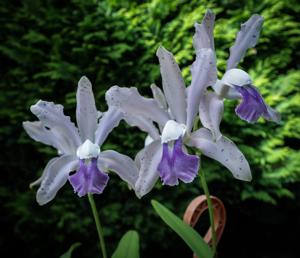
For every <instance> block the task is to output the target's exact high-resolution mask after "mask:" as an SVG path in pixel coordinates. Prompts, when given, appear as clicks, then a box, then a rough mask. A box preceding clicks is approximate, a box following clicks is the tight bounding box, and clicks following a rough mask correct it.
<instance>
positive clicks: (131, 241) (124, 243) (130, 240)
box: [112, 230, 140, 258]
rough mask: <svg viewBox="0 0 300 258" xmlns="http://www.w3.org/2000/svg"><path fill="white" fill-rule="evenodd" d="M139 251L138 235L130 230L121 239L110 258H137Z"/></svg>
mask: <svg viewBox="0 0 300 258" xmlns="http://www.w3.org/2000/svg"><path fill="white" fill-rule="evenodd" d="M139 249H140V247H139V235H138V233H137V232H136V231H134V230H130V231H128V232H127V233H126V234H125V235H124V236H123V237H122V238H121V240H120V242H119V244H118V247H117V249H116V250H115V252H114V253H113V255H112V258H139V257H140V254H139Z"/></svg>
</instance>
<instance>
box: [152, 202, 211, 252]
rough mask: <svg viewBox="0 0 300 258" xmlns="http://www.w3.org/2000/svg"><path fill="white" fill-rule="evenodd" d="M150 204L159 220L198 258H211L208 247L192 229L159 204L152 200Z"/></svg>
mask: <svg viewBox="0 0 300 258" xmlns="http://www.w3.org/2000/svg"><path fill="white" fill-rule="evenodd" d="M151 203H152V206H153V208H154V209H155V211H156V213H157V214H158V215H159V216H160V217H161V219H162V220H163V221H164V222H165V223H166V224H167V225H168V226H169V227H170V228H171V229H173V230H174V231H175V232H176V233H177V234H178V235H179V236H180V237H181V238H182V239H183V241H184V242H185V243H186V244H187V245H188V246H189V247H190V248H191V249H192V250H193V252H194V253H195V254H196V255H197V256H198V257H203V258H213V253H212V250H211V249H210V247H209V246H208V245H207V244H206V243H205V241H204V240H203V238H202V237H201V236H200V235H199V234H198V233H197V232H196V231H195V230H194V229H193V228H192V227H190V226H189V225H187V224H186V223H184V222H183V221H182V220H181V219H180V218H178V217H177V216H176V215H175V214H174V213H172V212H171V211H170V210H168V209H167V208H166V207H165V206H163V205H162V204H160V203H159V202H157V201H155V200H152V201H151Z"/></svg>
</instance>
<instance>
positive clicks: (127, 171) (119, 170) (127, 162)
mask: <svg viewBox="0 0 300 258" xmlns="http://www.w3.org/2000/svg"><path fill="white" fill-rule="evenodd" d="M98 167H99V168H101V169H103V170H104V171H113V172H115V173H116V174H117V175H118V176H119V177H121V179H122V180H124V181H125V182H127V183H128V184H129V185H130V186H131V187H132V188H134V187H135V183H136V180H137V178H138V174H139V173H138V169H137V167H136V165H135V163H134V161H133V160H132V159H131V158H129V157H128V156H126V155H123V154H120V153H118V152H116V151H112V150H108V151H103V152H101V153H100V155H99V158H98Z"/></svg>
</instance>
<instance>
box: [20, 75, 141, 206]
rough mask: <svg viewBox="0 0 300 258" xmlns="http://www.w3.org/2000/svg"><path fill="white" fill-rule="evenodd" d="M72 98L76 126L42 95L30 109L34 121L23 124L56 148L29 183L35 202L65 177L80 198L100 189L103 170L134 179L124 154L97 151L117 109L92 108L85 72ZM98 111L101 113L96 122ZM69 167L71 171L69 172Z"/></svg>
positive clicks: (116, 118) (52, 193)
mask: <svg viewBox="0 0 300 258" xmlns="http://www.w3.org/2000/svg"><path fill="white" fill-rule="evenodd" d="M76 97H77V108H76V120H77V126H78V128H77V127H76V126H75V125H74V123H72V122H71V120H70V117H67V116H65V115H64V113H63V106H62V105H57V104H54V103H53V102H46V101H42V100H40V101H38V102H37V103H36V104H35V105H33V106H31V108H30V110H31V112H32V113H33V114H34V115H36V116H37V117H38V119H39V121H36V122H28V121H27V122H24V123H23V126H24V129H25V130H26V132H27V133H28V135H29V136H30V137H31V138H33V139H34V140H36V141H38V142H42V143H44V144H47V145H50V146H52V147H54V148H56V149H57V151H58V153H59V156H58V157H55V158H53V159H51V160H50V161H49V162H48V164H47V166H46V168H45V169H44V171H43V174H42V176H41V177H40V178H39V179H38V180H36V181H35V182H33V183H32V184H31V186H34V185H37V184H40V187H39V189H38V191H37V195H36V199H37V202H38V203H39V204H40V205H43V204H46V203H48V202H49V201H51V200H52V199H53V198H54V197H55V195H56V194H57V192H58V190H59V189H60V188H61V187H62V186H63V185H64V184H65V183H66V182H67V181H68V180H69V182H70V183H71V185H72V186H73V189H74V192H75V193H77V194H78V196H80V197H81V196H84V195H86V194H87V193H92V194H101V193H102V192H103V190H104V188H105V186H106V184H107V182H108V179H109V176H108V175H107V173H106V172H107V171H108V170H112V171H114V172H115V173H117V174H118V175H119V176H120V177H121V178H122V179H123V180H124V181H126V182H127V183H128V184H129V185H130V186H132V187H133V186H134V185H135V182H136V180H137V176H138V171H137V168H136V166H135V164H134V162H133V161H132V160H131V159H130V158H129V157H127V156H125V155H122V154H120V153H118V152H116V151H112V150H107V151H100V148H101V145H102V144H103V142H104V141H105V140H106V138H107V136H108V134H109V133H110V132H111V131H112V129H113V128H114V127H116V126H117V125H118V124H119V121H120V120H121V118H122V114H121V112H120V111H118V110H117V109H116V108H114V107H111V108H109V109H108V111H106V112H105V113H103V115H102V114H101V113H100V112H98V111H97V109H96V105H95V100H94V95H93V91H92V85H91V83H90V81H89V80H88V79H87V78H86V77H82V78H81V79H80V81H79V83H78V89H77V95H76ZM99 114H100V116H101V115H102V117H101V119H100V121H99V122H98V119H99ZM72 171H76V172H75V174H73V175H70V172H72Z"/></svg>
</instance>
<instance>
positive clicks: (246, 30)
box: [226, 14, 264, 70]
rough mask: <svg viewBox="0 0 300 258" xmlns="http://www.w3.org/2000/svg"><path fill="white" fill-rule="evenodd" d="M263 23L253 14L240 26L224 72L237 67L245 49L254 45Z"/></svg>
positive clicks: (262, 20) (260, 18)
mask: <svg viewBox="0 0 300 258" xmlns="http://www.w3.org/2000/svg"><path fill="white" fill-rule="evenodd" d="M263 22H264V19H263V17H261V16H260V15H258V14H253V15H252V16H251V17H250V19H249V20H248V21H247V22H245V23H244V24H242V25H241V30H240V31H239V32H238V34H237V36H236V40H235V42H234V45H233V46H232V47H231V48H230V55H229V59H228V61H227V68H226V70H229V69H232V68H235V67H237V65H238V63H239V62H240V61H241V59H242V58H243V57H244V56H245V53H246V51H247V49H248V48H251V47H254V46H255V45H256V43H257V41H258V38H259V33H260V30H261V28H262V24H263Z"/></svg>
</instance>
